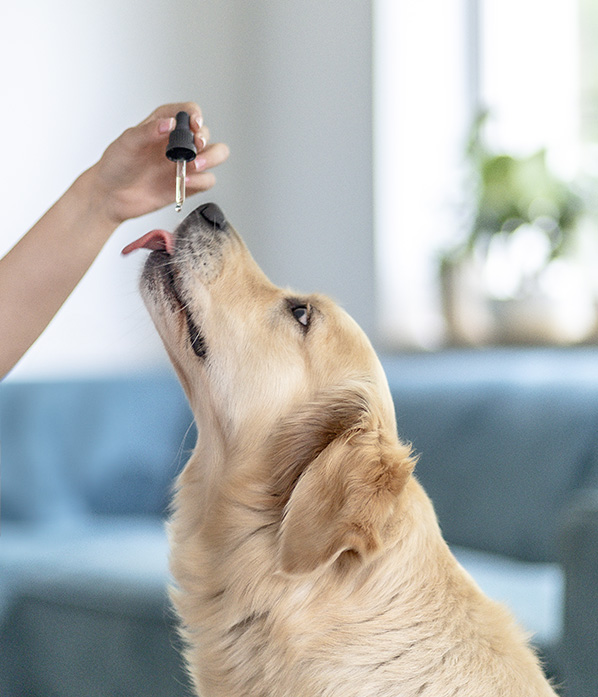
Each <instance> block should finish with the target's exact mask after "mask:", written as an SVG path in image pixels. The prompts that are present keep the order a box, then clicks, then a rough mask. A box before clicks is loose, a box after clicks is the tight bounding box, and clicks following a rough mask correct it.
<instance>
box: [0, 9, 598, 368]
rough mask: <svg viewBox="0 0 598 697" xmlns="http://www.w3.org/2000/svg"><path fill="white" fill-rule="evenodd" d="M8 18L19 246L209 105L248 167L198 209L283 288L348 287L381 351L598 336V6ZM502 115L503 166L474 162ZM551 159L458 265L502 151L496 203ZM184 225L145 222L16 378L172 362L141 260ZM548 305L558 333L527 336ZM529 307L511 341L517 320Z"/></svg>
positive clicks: (6, 243) (123, 12)
mask: <svg viewBox="0 0 598 697" xmlns="http://www.w3.org/2000/svg"><path fill="white" fill-rule="evenodd" d="M0 12H1V15H0V20H1V21H0V39H1V41H0V51H1V52H2V57H3V61H2V66H3V67H2V85H3V105H4V108H3V109H2V113H1V115H0V119H1V120H0V124H1V127H2V132H3V133H4V134H5V137H4V152H3V162H4V166H3V167H2V173H1V175H0V176H1V177H2V180H1V186H2V192H3V200H5V201H6V205H5V217H4V223H3V225H2V233H1V235H0V253H4V252H6V251H7V250H8V249H9V248H10V247H11V246H12V245H13V244H14V243H15V242H16V241H17V239H18V238H19V237H20V236H21V235H22V234H23V233H24V232H25V231H26V230H27V229H28V228H29V227H30V226H31V225H32V224H33V223H34V222H35V221H36V220H37V219H38V218H39V217H40V216H41V215H42V214H43V212H44V211H45V210H46V209H47V208H48V207H49V206H50V205H51V204H52V203H53V202H54V201H55V200H56V198H57V197H58V196H59V195H60V194H61V193H62V192H63V191H64V190H65V189H66V188H67V187H68V186H69V185H70V183H71V182H72V181H73V180H74V179H75V178H76V176H77V175H78V174H79V173H80V172H81V171H83V170H84V169H85V168H86V167H88V166H89V165H91V164H92V163H93V162H95V161H96V159H97V158H98V157H99V156H100V155H101V153H102V151H103V149H104V148H105V147H106V146H107V145H108V143H109V142H111V141H112V140H113V139H114V138H115V137H117V136H118V135H119V134H120V133H121V131H122V130H123V129H124V128H126V127H128V126H129V125H132V124H134V123H137V122H139V121H140V120H142V119H143V118H145V116H147V114H149V113H150V112H151V111H152V110H153V109H154V108H155V107H156V106H157V105H158V104H162V103H165V102H168V101H176V100H184V99H193V100H196V101H198V102H199V104H200V105H201V106H202V108H203V110H204V113H205V120H206V123H207V124H208V125H209V126H210V128H211V131H212V138H213V139H214V140H224V141H226V142H227V143H228V144H229V145H230V147H231V153H232V154H231V157H230V160H229V161H228V163H227V164H225V165H224V166H223V167H221V168H220V169H219V171H217V172H216V174H217V177H218V184H217V186H216V188H215V189H213V190H212V191H211V192H209V193H208V194H204V195H201V196H197V197H195V198H194V199H190V200H189V201H188V202H187V204H186V207H185V209H184V212H185V211H186V212H189V211H190V210H192V208H193V207H194V206H195V205H198V204H199V203H200V202H201V201H204V200H212V199H214V200H216V201H217V202H218V203H219V204H220V205H221V206H222V208H223V209H224V210H225V211H226V213H227V215H228V216H229V218H230V220H231V221H232V222H233V224H235V226H236V227H237V228H238V229H239V230H240V231H241V233H242V234H243V235H244V236H245V237H246V238H247V241H248V243H249V246H250V248H251V249H252V251H253V253H254V255H255V257H256V258H257V260H258V262H259V263H260V264H262V265H263V267H264V268H265V270H266V272H267V273H268V274H269V275H270V276H271V277H272V279H273V280H274V281H275V282H276V283H279V284H283V285H287V284H288V285H290V286H293V287H297V288H298V289H299V290H305V291H310V290H313V289H318V290H321V291H324V292H327V293H329V294H331V295H332V296H333V297H335V298H336V299H337V300H338V301H339V302H340V303H341V304H343V305H344V306H345V307H346V308H347V309H348V310H349V312H350V313H352V314H353V315H354V316H355V318H356V319H357V320H358V321H359V322H360V323H361V324H362V326H363V327H364V329H365V330H366V331H367V332H368V334H369V335H370V336H371V338H372V339H373V340H374V342H375V343H376V344H377V345H378V346H383V347H390V348H396V347H410V348H413V347H415V348H438V347H442V346H443V345H446V343H455V342H456V343H460V342H465V343H474V344H478V343H482V344H487V343H496V342H498V343H501V342H504V341H511V342H512V341H515V342H518V341H522V342H524V343H530V342H531V343H534V342H539V343H546V342H548V343H550V342H556V343H571V342H579V341H588V340H589V339H591V338H593V337H594V336H595V329H596V328H595V316H594V315H595V309H594V306H595V296H596V280H595V274H592V273H588V270H587V268H585V269H584V270H582V271H581V275H580V272H579V269H580V268H581V266H583V264H582V265H581V266H580V265H579V263H578V262H579V260H580V259H581V260H584V262H585V263H586V267H587V262H588V260H591V261H593V260H594V258H595V255H596V254H595V252H596V250H595V247H596V239H597V238H598V236H597V235H596V234H595V222H594V218H593V213H594V200H593V199H594V198H595V197H593V196H592V194H593V187H592V186H588V181H590V180H592V177H593V176H594V175H595V174H596V171H597V170H598V166H597V165H596V146H595V143H596V138H597V137H598V135H597V133H596V126H595V118H594V116H595V113H596V99H598V97H596V94H597V91H598V88H597V81H598V78H597V77H596V71H595V70H594V68H593V66H594V65H595V61H594V60H593V58H594V53H595V50H596V49H595V41H594V40H593V37H594V35H595V29H596V24H597V23H598V20H597V19H596V9H595V4H594V3H593V2H591V0H579V2H570V1H567V0H551V2H550V3H542V2H540V0H526V2H525V3H518V2H515V0H506V1H505V2H500V3H499V2H496V1H492V0H448V1H444V0H426V2H423V3H415V2H409V1H408V0H377V1H376V2H369V1H365V0H348V1H347V2H344V3H341V2H340V0H339V1H338V2H335V1H334V0H325V1H324V2H301V3H299V2H295V0H289V1H288V2H284V3H282V2H272V1H267V0H261V1H260V0H256V1H255V2H251V3H243V2H240V1H235V0H223V1H222V2H210V1H208V0H201V1H198V0H169V1H167V0H149V1H148V2H137V1H136V0H128V2H126V3H122V2H111V0H108V1H107V2H105V3H101V4H100V3H89V2H84V3H76V2H72V1H70V0H59V1H58V2H56V3H52V4H48V3H44V2H41V1H38V0H25V1H24V2H22V3H4V4H3V6H2V8H1V9H0ZM482 113H485V114H486V118H485V120H484V122H483V125H482V126H479V127H478V128H477V134H478V136H479V141H481V142H482V143H483V147H484V152H483V153H481V149H480V148H478V150H477V151H475V152H474V151H473V150H472V148H471V140H472V138H473V137H474V135H475V133H474V132H476V127H475V124H476V123H478V124H479V123H480V121H479V116H480V115H481V114H482ZM538 153H544V154H545V156H544V159H543V161H542V162H541V163H539V164H538V166H537V167H536V169H535V170H534V173H533V177H532V179H533V181H532V182H531V185H528V188H529V189H531V190H530V191H527V190H525V185H520V184H517V182H516V183H515V184H513V185H512V191H511V197H512V198H513V199H514V200H515V204H514V205H515V209H513V207H511V208H510V209H509V210H507V211H506V212H505V214H504V215H503V217H502V218H500V216H499V219H493V221H492V225H491V226H490V228H488V229H483V230H478V232H479V234H478V236H477V242H476V244H470V245H469V247H468V254H466V255H461V256H460V258H459V262H460V263H459V264H457V263H450V264H445V263H443V262H445V261H446V260H447V259H450V260H452V261H454V260H455V256H456V255H455V250H457V249H460V248H461V246H462V243H463V242H464V241H466V240H468V239H469V238H470V234H471V232H472V229H474V228H475V222H476V220H478V219H479V218H480V217H482V218H484V212H485V210H486V209H487V206H488V205H491V203H490V204H488V202H487V200H486V199H484V197H483V193H484V192H483V191H481V189H482V188H483V187H482V185H481V182H482V178H483V175H484V172H485V170H484V167H485V163H486V164H488V161H489V160H492V158H493V157H494V159H497V158H498V159H499V162H498V164H499V167H498V171H495V170H496V169H497V168H494V170H492V171H493V172H494V175H493V176H494V178H492V175H489V176H490V181H486V182H485V184H486V188H488V186H489V187H490V189H491V190H495V189H496V187H498V188H500V187H503V188H504V186H508V185H507V184H505V181H503V180H504V177H508V176H511V175H512V176H511V179H513V177H515V179H516V178H517V173H518V172H519V170H518V169H517V166H518V165H519V166H521V167H524V166H525V164H526V163H528V160H529V159H530V158H533V157H534V155H537V154H538ZM501 156H506V157H508V158H511V159H515V160H516V161H515V170H516V171H515V172H514V174H513V172H511V170H509V172H510V173H511V174H506V173H505V172H504V171H503V170H504V168H503V169H501V168H500V164H501V162H502V164H504V160H503V161H501V160H500V157H501ZM534 162H536V161H535V160H534ZM507 164H508V163H507ZM528 164H529V163H528ZM491 165H492V162H490V168H491ZM501 176H502V177H503V179H501ZM497 178H498V179H497ZM524 178H525V177H524ZM527 179H528V180H529V179H530V178H529V177H527ZM553 180H556V181H557V182H558V185H559V186H560V187H561V188H559V189H558V191H557V192H556V194H555V193H554V187H553V188H552V189H550V186H551V185H552V184H553V183H554V182H553ZM592 181H593V180H592ZM493 186H494V189H492V187H493ZM522 188H523V190H522ZM490 193H492V191H491V192H490ZM522 198H523V199H525V205H523V204H522V205H523V208H525V210H523V208H522V206H519V208H518V209H517V205H516V204H519V203H520V199H522ZM482 199H484V200H482ZM567 203H571V204H572V206H573V208H574V210H573V208H571V206H569V208H567V210H566V211H565V213H566V214H567V215H568V217H567V216H566V220H563V210H562V208H563V206H565V205H566V204H567ZM484 205H485V206H486V209H484ZM530 206H531V209H532V210H531V213H530V212H529V209H530ZM559 206H560V208H559ZM575 206H577V207H575ZM480 207H481V208H482V210H481V211H480ZM486 212H487V211H486ZM570 213H571V214H572V215H569V214H570ZM485 218H488V216H487V215H486V216H485ZM178 220H179V217H178V216H177V215H175V213H174V211H173V209H166V210H164V211H162V212H160V213H156V214H152V215H151V216H147V217H145V218H142V219H139V220H135V221H130V222H128V223H126V224H125V225H123V226H122V227H121V228H120V229H119V230H118V232H117V233H116V234H115V235H114V236H113V238H112V239H111V241H110V242H109V244H108V245H107V246H106V248H105V250H104V252H103V253H102V255H101V256H100V258H99V259H98V260H97V262H96V264H95V265H94V267H93V268H92V270H91V272H90V273H89V274H88V275H87V277H86V278H85V279H84V281H83V283H82V284H81V285H80V287H79V288H78V289H77V291H76V293H74V294H73V296H72V298H71V299H70V300H69V301H68V303H67V304H66V305H65V307H64V308H63V310H62V311H61V313H60V315H59V316H58V317H57V318H56V320H55V321H54V322H53V324H52V325H51V327H50V328H49V329H48V331H46V332H45V334H44V335H43V337H42V338H41V339H40V340H39V341H38V343H37V344H36V346H35V347H34V348H33V349H32V350H31V351H30V352H29V354H28V355H27V357H26V358H25V359H24V360H23V361H22V362H21V364H20V365H19V366H18V367H17V369H16V370H15V371H14V372H13V375H12V377H11V378H9V379H12V378H23V377H27V376H34V375H43V374H57V373H62V374H64V373H67V374H68V373H78V374H81V373H98V372H102V373H105V372H113V371H123V370H131V369H140V368H143V367H147V366H152V365H156V364H160V363H162V362H163V361H164V360H165V358H164V354H163V353H162V350H161V348H160V346H159V342H158V340H157V338H156V335H155V332H154V331H153V329H152V328H151V327H150V326H149V321H148V318H147V316H146V314H145V311H144V310H143V309H142V307H141V304H140V301H139V299H138V297H137V290H136V278H137V274H138V270H139V266H140V264H141V255H137V256H136V257H132V258H127V259H121V258H120V256H119V251H120V249H121V248H122V246H123V245H124V244H126V243H127V242H129V241H130V240H132V239H134V238H135V237H136V236H138V235H140V234H142V233H144V232H146V231H148V230H149V229H151V228H153V227H157V226H162V227H167V228H173V227H174V226H175V225H176V224H177V222H178ZM538 220H539V221H540V224H537V221H538ZM563 222H564V223H565V225H564V226H563ZM521 223H525V226H524V228H523V229H522V230H520V229H519V228H520V227H521ZM559 226H560V227H559ZM486 227H488V226H486ZM478 228H479V226H478ZM588 229H589V230H590V233H589V234H588V232H587V231H588ZM505 230H507V231H508V232H507V233H506V234H505ZM514 230H517V234H511V233H513V231H514ZM563 230H564V233H565V235H566V237H567V239H566V244H565V245H564V247H563V245H562V244H561V242H562V236H563ZM490 242H493V243H492V244H490ZM530 249H531V252H530V251H529V250H530ZM555 250H557V251H556V256H558V257H559V262H560V263H559V264H557V265H556V266H554V265H553V266H552V268H550V269H548V267H549V266H550V264H549V262H552V261H554V258H553V257H554V256H555ZM530 254H531V256H532V257H533V258H532V259H531V260H529V257H530ZM463 256H465V257H466V258H465V259H464V258H463ZM522 257H523V258H525V259H528V263H527V264H524V263H523V262H522V261H521V259H522ZM513 259H515V260H516V261H514V262H513ZM472 260H473V261H472ZM505 265H506V266H507V267H508V268H510V269H511V270H512V273H511V274H510V276H511V277H510V278H509V279H508V280H507V281H504V282H503V283H502V284H501V283H500V280H499V281H497V280H496V279H497V276H498V277H499V278H500V277H501V276H502V275H503V269H504V267H505ZM514 267H516V268H514ZM447 269H448V270H447ZM582 276H583V278H582ZM572 277H574V278H573V279H572ZM449 278H450V281H449V282H448V283H447V279H449ZM464 286H465V289H466V291H465V292H464V290H463V289H464ZM463 295H465V296H467V297H469V304H468V303H467V300H466V301H463V297H462V296H463ZM534 303H535V304H534ZM540 306H541V311H539V310H538V307H540ZM529 307H533V308H534V312H535V313H536V314H538V312H540V315H541V317H542V318H543V319H542V321H540V320H538V325H539V326H538V327H537V328H536V330H535V335H534V333H533V332H532V333H531V335H530V334H529V333H528V334H521V335H520V336H518V335H517V327H516V322H517V317H518V313H520V314H521V313H523V314H525V312H527V311H528V309H529ZM574 308H577V309H574ZM509 313H510V315H511V317H512V318H513V322H515V325H514V328H513V327H511V329H512V332H511V334H509V331H510V329H509V326H506V327H505V326H502V328H501V327H499V328H497V327H496V321H497V317H500V316H506V315H509ZM464 316H465V320H463V317H464ZM468 316H470V317H473V318H474V320H473V325H474V326H473V327H471V326H469V324H472V322H469V323H468V322H467V317H468ZM563 317H565V319H563ZM567 318H568V319H567ZM507 324H508V323H507Z"/></svg>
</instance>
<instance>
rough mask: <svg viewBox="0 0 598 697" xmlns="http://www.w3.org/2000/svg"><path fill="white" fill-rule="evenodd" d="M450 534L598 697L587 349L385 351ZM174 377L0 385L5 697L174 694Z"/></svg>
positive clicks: (569, 673)
mask: <svg viewBox="0 0 598 697" xmlns="http://www.w3.org/2000/svg"><path fill="white" fill-rule="evenodd" d="M383 364H384V367H385V369H386V372H387V375H388V378H389V383H390V385H391V390H392V394H393V398H394V401H395V406H396V411H397V420H398V426H399V432H400V433H401V435H402V436H403V437H404V438H405V439H407V440H410V441H411V442H412V443H413V445H414V447H415V449H416V451H417V452H418V453H420V460H419V462H418V465H417V469H416V473H417V476H418V477H419V479H420V480H421V481H422V483H423V484H424V486H425V488H426V489H427V491H428V493H429V494H430V496H431V498H432V500H433V502H434V505H435V507H436V510H437V513H438V516H439V519H440V523H441V526H442V528H443V531H444V534H445V537H446V538H447V540H448V542H449V543H450V544H451V546H452V548H453V549H454V551H455V553H456V555H457V556H458V558H459V559H460V560H461V562H462V563H463V565H464V566H465V567H466V568H467V569H468V570H469V571H470V573H471V574H472V575H473V576H474V578H476V580H477V581H478V583H479V584H480V585H481V586H482V588H483V589H484V590H486V592H487V593H488V594H489V595H491V596H493V597H495V598H497V599H499V600H501V601H503V602H505V603H507V604H508V605H510V606H511V608H512V609H513V611H514V612H515V614H516V615H517V616H518V617H519V620H520V622H521V623H522V624H523V625H524V626H525V627H526V628H527V629H528V630H529V631H530V632H533V634H534V641H535V642H536V644H537V646H538V647H539V649H540V651H541V653H542V655H543V657H544V659H545V661H546V668H547V672H548V673H550V674H551V675H552V676H554V677H555V678H556V679H557V680H559V681H562V683H563V685H564V689H563V690H562V693H563V694H566V695H571V697H596V695H598V665H597V661H596V658H597V657H598V350H597V349H590V348H588V349H575V350H548V349H545V350H532V349H511V350H485V351H475V350H465V351H448V352H441V353H433V354H413V355H399V356H392V357H390V356H389V357H384V358H383ZM194 440H195V431H194V428H193V427H192V416H191V414H190V411H189V408H188V406H187V403H186V400H185V397H184V395H183V393H182V390H181V388H180V387H179V385H178V382H177V381H176V379H175V378H174V377H173V376H172V375H171V374H169V373H168V374H165V375H140V376H127V377H114V378H110V379H99V378H98V379H93V380H84V381H57V382H37V383H36V382H22V383H18V382H11V381H8V382H5V383H4V384H2V385H0V442H1V447H2V451H1V454H2V469H1V481H2V491H1V502H2V508H1V526H2V527H1V530H0V694H1V695H2V696H3V697H21V696H22V695H27V696H28V697H42V696H43V697H49V696H50V697H96V696H97V697H118V696H121V695H122V696H124V695H126V696H127V697H137V695H139V697H141V696H143V697H147V696H148V695H161V696H163V697H171V696H172V697H183V695H187V694H189V692H188V685H187V680H186V676H185V672H184V669H183V667H182V665H181V661H180V658H179V652H178V647H177V637H176V632H175V631H174V624H175V622H174V618H173V617H172V614H171V610H170V609H169V605H168V602H167V597H166V586H167V583H168V568H167V555H168V552H167V545H166V539H165V534H164V529H163V520H164V517H165V514H166V512H167V506H168V500H169V491H170V486H171V482H172V480H173V478H174V476H175V475H176V473H177V472H178V470H179V469H180V467H181V466H182V465H183V464H184V462H185V460H186V458H187V455H188V452H189V451H190V449H191V448H192V447H193V443H194Z"/></svg>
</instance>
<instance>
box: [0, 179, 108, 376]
mask: <svg viewBox="0 0 598 697" xmlns="http://www.w3.org/2000/svg"><path fill="white" fill-rule="evenodd" d="M94 199H95V196H94V190H93V174H92V170H88V171H87V172H85V173H83V174H82V175H81V176H80V177H79V178H78V179H77V180H76V181H75V182H74V184H73V185H72V186H71V187H70V188H69V189H68V191H66V193H65V194H64V195H63V196H62V197H61V198H60V199H59V200H58V201H57V202H56V203H55V204H54V206H52V208H51V209H50V210H49V211H48V212H47V213H46V214H45V215H44V216H43V217H42V218H41V219H40V220H39V221H38V222H37V223H36V224H35V225H34V226H33V227H32V228H31V230H30V231H29V232H28V233H27V234H26V235H25V236H24V237H23V238H22V239H21V240H20V241H19V242H18V243H17V244H16V245H15V246H14V247H13V249H12V250H11V251H10V252H9V253H8V254H7V255H6V256H5V257H4V258H3V259H0V378H1V377H4V376H5V375H6V373H8V371H9V370H11V368H12V367H13V366H14V365H15V363H16V362H17V361H18V360H19V358H20V357H21V356H22V355H23V354H24V353H25V351H27V349H29V347H30V346H31V345H32V344H33V343H34V342H35V340H36V339H37V338H38V336H39V335H40V334H41V333H42V331H43V330H44V329H45V328H46V326H47V325H48V323H49V322H50V320H51V319H52V318H53V317H54V315H55V314H56V312H57V311H58V310H59V308H60V307H61V305H62V304H63V303H64V301H65V300H66V299H67V297H68V296H69V295H70V293H71V292H72V291H73V289H74V288H75V286H76V285H77V283H78V282H79V281H80V280H81V278H82V277H83V275H84V274H85V272H86V271H87V270H88V268H89V267H90V265H91V264H92V262H93V260H94V259H95V257H96V256H97V254H98V253H99V251H100V250H101V249H102V247H103V245H104V244H105V242H106V241H107V240H108V238H109V237H110V235H111V233H112V232H113V231H114V229H115V228H116V223H115V222H112V221H110V220H108V219H107V218H106V216H105V215H104V214H103V211H102V209H101V207H100V206H99V205H96V201H95V200H94Z"/></svg>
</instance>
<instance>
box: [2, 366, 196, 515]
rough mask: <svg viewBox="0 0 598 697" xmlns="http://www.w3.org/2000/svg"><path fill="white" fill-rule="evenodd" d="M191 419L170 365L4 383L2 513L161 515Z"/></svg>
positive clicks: (187, 444) (189, 440)
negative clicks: (137, 372) (144, 372)
mask: <svg viewBox="0 0 598 697" xmlns="http://www.w3.org/2000/svg"><path fill="white" fill-rule="evenodd" d="M192 421H193V419H192V415H191V412H190V409H189V406H188V404H187V401H186V398H185V396H184V393H183V391H182V389H181V387H180V385H179V383H178V381H177V380H176V379H175V377H174V376H173V375H172V374H170V373H167V374H164V375H158V376H153V375H152V376H134V377H127V378H126V379H123V378H111V379H97V380H83V381H81V380H76V381H75V380H73V381H63V382H48V383H43V382H41V383H11V382H8V383H6V384H4V385H2V386H1V387H0V429H1V430H0V442H1V443H2V518H3V519H4V520H22V521H24V520H29V521H48V520H53V519H65V518H69V517H78V516H80V515H81V514H85V513H91V514H94V513H102V514H108V513H110V514H146V515H147V514H157V515H160V514H162V513H163V512H164V510H165V507H166V505H167V502H168V499H169V490H170V486H171V481H172V478H173V477H174V475H175V474H176V472H177V470H178V469H179V468H180V466H181V464H184V462H185V460H186V457H187V455H188V451H189V450H190V449H191V448H192V447H193V445H194V435H195V432H194V429H193V428H191V424H192Z"/></svg>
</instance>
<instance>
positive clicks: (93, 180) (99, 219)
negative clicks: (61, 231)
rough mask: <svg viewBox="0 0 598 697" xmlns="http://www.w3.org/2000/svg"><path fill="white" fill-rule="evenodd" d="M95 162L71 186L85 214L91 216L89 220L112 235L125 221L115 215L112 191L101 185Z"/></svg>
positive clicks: (107, 234) (108, 234)
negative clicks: (111, 205) (112, 207)
mask: <svg viewBox="0 0 598 697" xmlns="http://www.w3.org/2000/svg"><path fill="white" fill-rule="evenodd" d="M97 167H98V165H97V164H95V165H93V166H92V167H90V168H89V169H87V170H85V171H84V172H83V173H82V174H80V175H79V177H77V179H76V180H75V181H74V182H73V184H72V186H71V192H72V193H73V194H74V196H75V197H76V199H77V201H78V202H79V204H80V206H81V212H82V214H83V215H86V216H89V222H90V223H91V224H92V225H93V226H94V227H97V228H98V230H101V231H104V232H105V234H106V237H108V236H110V234H112V233H113V232H114V230H116V228H117V227H118V226H119V225H120V224H121V223H122V222H124V221H123V220H120V219H118V217H117V216H115V215H114V213H113V211H112V210H111V208H110V205H109V203H110V193H109V192H108V191H106V190H105V188H104V187H102V185H101V180H100V178H99V177H98V172H97Z"/></svg>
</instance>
